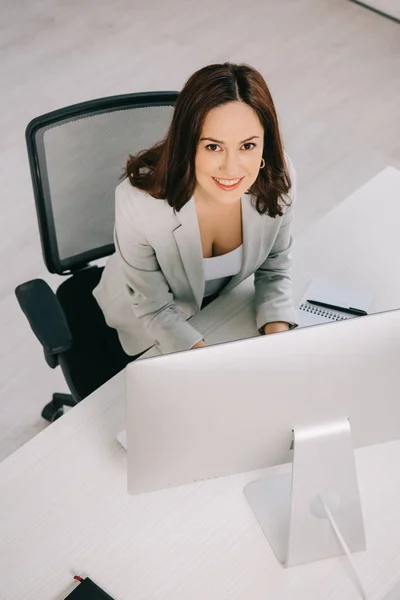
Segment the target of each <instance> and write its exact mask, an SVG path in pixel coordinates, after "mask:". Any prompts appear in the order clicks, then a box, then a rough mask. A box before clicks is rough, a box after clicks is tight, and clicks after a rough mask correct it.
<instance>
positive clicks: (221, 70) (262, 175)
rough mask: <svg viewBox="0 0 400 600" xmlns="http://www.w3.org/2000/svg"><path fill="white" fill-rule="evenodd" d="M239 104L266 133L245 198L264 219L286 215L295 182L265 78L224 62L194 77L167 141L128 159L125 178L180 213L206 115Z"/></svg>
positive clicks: (191, 179) (179, 103) (182, 96)
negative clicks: (245, 106)
mask: <svg viewBox="0 0 400 600" xmlns="http://www.w3.org/2000/svg"><path fill="white" fill-rule="evenodd" d="M235 101H241V102H245V103H246V104H248V105H249V106H250V107H251V108H253V110H254V111H255V112H256V113H257V115H258V118H259V119H260V122H261V124H262V126H263V128H264V149H263V158H264V160H265V167H264V168H263V169H260V172H259V175H258V177H257V179H256V181H255V182H254V184H253V185H252V186H251V188H250V189H249V190H247V192H246V193H251V194H252V195H253V197H254V199H255V208H256V209H257V210H258V212H259V213H260V214H265V213H267V214H268V215H269V216H271V217H276V216H277V215H280V216H281V215H282V214H283V211H282V206H281V204H280V200H281V201H282V202H283V204H285V205H288V204H289V203H290V202H288V201H287V200H284V199H283V198H282V196H286V195H287V193H288V191H289V190H290V188H291V185H292V182H291V180H290V175H289V172H288V169H287V166H286V162H285V157H284V152H283V147H282V140H281V135H280V132H279V126H278V118H277V114H276V111H275V106H274V103H273V100H272V97H271V94H270V91H269V89H268V86H267V84H266V82H265V80H264V78H263V77H262V75H261V74H260V73H259V72H258V71H257V70H256V69H254V68H253V67H251V66H249V65H246V64H241V65H236V64H233V63H229V62H226V63H224V64H213V65H209V66H207V67H203V68H202V69H200V70H199V71H196V73H194V74H193V75H192V76H191V77H190V78H189V79H188V81H187V82H186V84H185V86H184V87H183V89H182V91H181V92H180V93H179V95H178V98H177V101H176V104H175V107H174V114H173V117H172V121H171V124H170V127H169V130H168V132H167V135H166V136H165V138H164V140H163V141H161V142H159V143H157V144H156V145H154V146H153V147H152V148H150V149H148V150H144V151H142V152H140V153H139V154H137V155H136V156H129V160H128V162H127V165H126V168H125V173H124V174H125V176H127V177H128V178H129V181H130V182H131V184H132V185H133V186H134V187H136V188H139V189H141V190H144V191H146V192H147V193H149V194H150V195H151V196H153V197H154V198H158V199H166V200H167V202H168V204H169V205H170V206H171V207H172V208H174V210H175V211H179V210H180V209H181V208H182V207H183V206H184V205H185V204H186V203H187V202H188V201H189V200H190V198H191V197H192V195H193V193H194V190H195V187H196V177H195V168H194V165H195V155H196V150H197V145H198V142H199V139H200V135H201V131H202V127H203V123H204V121H205V118H206V116H207V114H208V112H209V111H210V110H211V109H213V108H216V107H217V106H221V105H223V104H227V103H228V102H235Z"/></svg>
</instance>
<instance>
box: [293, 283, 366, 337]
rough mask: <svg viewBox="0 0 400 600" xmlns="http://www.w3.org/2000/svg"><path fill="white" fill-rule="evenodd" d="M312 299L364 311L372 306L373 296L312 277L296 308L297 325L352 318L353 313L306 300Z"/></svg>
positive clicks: (303, 325) (302, 325)
mask: <svg viewBox="0 0 400 600" xmlns="http://www.w3.org/2000/svg"><path fill="white" fill-rule="evenodd" d="M307 299H308V300H314V301H318V302H324V303H325V304H333V305H335V306H341V307H346V308H348V307H350V306H351V307H353V308H358V309H360V310H365V311H366V312H368V311H369V309H370V308H371V306H372V302H373V296H372V295H371V294H368V293H365V292H362V291H359V290H355V289H352V288H348V287H347V286H346V287H343V286H341V285H337V284H335V283H332V282H331V281H327V280H324V279H313V280H312V281H311V282H310V284H309V286H308V287H307V289H306V291H305V292H304V295H303V297H302V299H301V301H300V304H299V306H298V308H297V312H298V318H299V327H308V326H309V325H318V324H321V323H329V322H332V321H343V320H344V319H354V315H350V314H348V313H344V312H341V311H340V310H333V309H327V308H322V307H319V306H315V305H313V304H310V303H309V302H307Z"/></svg>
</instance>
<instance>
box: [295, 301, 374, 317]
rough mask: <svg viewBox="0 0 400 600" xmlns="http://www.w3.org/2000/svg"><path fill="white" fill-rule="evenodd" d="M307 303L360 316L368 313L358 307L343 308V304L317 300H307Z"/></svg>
mask: <svg viewBox="0 0 400 600" xmlns="http://www.w3.org/2000/svg"><path fill="white" fill-rule="evenodd" d="M307 302H308V303H309V304H314V305H315V306H321V307H322V308H330V309H332V310H339V311H340V312H343V313H347V314H349V315H354V316H357V317H361V316H364V315H367V314H368V313H367V312H365V310H360V309H359V308H352V307H351V306H349V308H345V307H344V306H335V305H334V304H327V303H326V302H319V301H318V300H307Z"/></svg>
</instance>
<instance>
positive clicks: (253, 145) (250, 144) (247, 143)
mask: <svg viewBox="0 0 400 600" xmlns="http://www.w3.org/2000/svg"><path fill="white" fill-rule="evenodd" d="M243 146H247V148H245V150H252V149H253V148H255V147H256V145H255V144H253V142H246V143H245V144H243ZM250 146H251V147H250Z"/></svg>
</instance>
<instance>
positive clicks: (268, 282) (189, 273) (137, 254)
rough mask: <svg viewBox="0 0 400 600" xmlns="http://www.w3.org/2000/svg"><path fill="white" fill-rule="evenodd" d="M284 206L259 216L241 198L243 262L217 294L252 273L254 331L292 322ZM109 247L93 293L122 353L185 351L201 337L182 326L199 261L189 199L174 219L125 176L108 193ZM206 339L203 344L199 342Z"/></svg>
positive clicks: (194, 293) (198, 294)
mask: <svg viewBox="0 0 400 600" xmlns="http://www.w3.org/2000/svg"><path fill="white" fill-rule="evenodd" d="M286 160H287V163H288V166H289V171H290V176H291V179H292V188H291V190H290V192H289V197H290V198H291V200H292V205H291V206H290V207H288V208H287V209H286V208H285V212H284V214H283V216H282V217H279V216H277V217H276V218H271V217H269V216H268V215H260V214H259V213H258V212H257V210H256V209H255V208H254V206H253V205H252V202H251V196H250V195H247V194H245V195H244V196H243V197H242V200H241V202H242V223H243V264H242V268H241V270H240V272H239V273H238V274H237V275H235V276H233V277H232V279H231V280H230V281H229V283H228V284H227V285H226V286H225V288H224V289H223V290H222V292H221V294H220V295H224V294H228V293H229V291H230V290H232V288H234V287H235V286H237V285H238V284H239V283H241V282H242V281H243V280H244V279H246V278H247V277H249V276H250V275H252V274H253V273H254V285H255V310H256V325H257V329H259V330H260V329H261V328H262V327H263V326H264V325H265V324H266V323H268V322H273V321H286V322H288V323H290V324H292V325H294V326H295V325H296V320H297V315H296V310H295V307H294V305H293V300H292V293H291V275H290V271H291V263H292V259H291V249H292V243H293V236H292V220H293V208H294V203H295V196H296V193H295V191H296V174H295V171H294V169H293V166H292V163H291V161H290V159H289V157H288V156H287V155H286ZM114 242H115V248H116V252H115V254H113V255H112V256H111V257H110V258H109V259H108V262H107V264H106V266H105V269H104V271H103V274H102V277H101V280H100V283H99V284H98V286H97V287H96V288H95V289H94V291H93V295H94V297H95V298H96V300H97V302H98V304H99V306H100V308H101V309H102V311H103V314H104V317H105V320H106V322H107V324H108V325H109V326H110V327H113V328H114V329H116V330H117V333H118V336H119V339H120V342H121V345H122V347H123V349H124V350H125V352H126V353H127V354H129V355H135V354H138V353H140V352H142V351H144V350H146V349H147V348H149V347H150V346H153V345H154V344H156V345H157V346H158V347H159V349H160V351H161V352H162V353H163V354H166V353H169V352H176V351H180V350H188V349H189V348H191V347H192V346H193V345H194V344H195V343H196V342H198V341H199V340H200V339H202V334H201V333H200V332H199V331H196V329H195V328H194V327H193V326H192V325H191V324H190V323H188V322H187V319H189V318H190V317H191V316H192V315H194V314H195V313H196V312H198V311H199V310H200V307H201V305H202V301H203V296H204V285H205V282H204V273H203V256H202V246H201V239H200V231H199V227H198V221H197V213H196V208H195V202H194V199H193V198H191V199H190V200H189V202H187V204H185V206H184V207H183V208H182V209H181V210H180V211H179V212H177V213H176V214H174V212H173V209H172V208H171V207H170V206H169V205H168V203H167V202H166V201H165V200H156V199H154V198H152V197H151V196H149V195H148V194H146V193H145V192H142V191H141V190H138V189H136V188H134V187H133V186H132V185H131V184H130V182H129V180H128V179H125V180H124V181H123V182H122V183H121V184H120V185H118V187H117V188H116V192H115V228H114ZM206 341H207V340H206Z"/></svg>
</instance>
